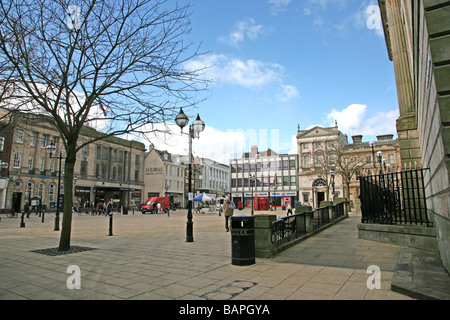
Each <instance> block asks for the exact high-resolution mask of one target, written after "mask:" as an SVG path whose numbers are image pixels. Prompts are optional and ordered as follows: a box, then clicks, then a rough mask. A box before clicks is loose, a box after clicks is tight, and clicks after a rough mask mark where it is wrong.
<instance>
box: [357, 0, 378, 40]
mask: <svg viewBox="0 0 450 320" xmlns="http://www.w3.org/2000/svg"><path fill="white" fill-rule="evenodd" d="M353 21H354V26H355V27H356V28H359V29H362V28H367V29H368V30H371V31H373V32H375V34H377V35H378V36H380V37H384V30H383V25H382V21H381V13H380V7H379V6H378V4H377V2H376V1H374V0H366V1H364V2H363V3H362V4H361V5H360V7H359V9H358V11H357V12H356V13H355V14H354V15H353Z"/></svg>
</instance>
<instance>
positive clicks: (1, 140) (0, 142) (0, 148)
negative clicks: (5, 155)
mask: <svg viewBox="0 0 450 320" xmlns="http://www.w3.org/2000/svg"><path fill="white" fill-rule="evenodd" d="M4 147H5V138H4V137H0V151H3V148H4Z"/></svg>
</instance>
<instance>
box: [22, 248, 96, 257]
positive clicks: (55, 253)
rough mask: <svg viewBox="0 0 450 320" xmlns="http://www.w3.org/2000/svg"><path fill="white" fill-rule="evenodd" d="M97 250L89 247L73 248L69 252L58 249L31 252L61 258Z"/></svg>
mask: <svg viewBox="0 0 450 320" xmlns="http://www.w3.org/2000/svg"><path fill="white" fill-rule="evenodd" d="M90 250H95V248H89V247H80V246H71V247H70V249H69V250H67V251H59V250H58V248H49V249H39V250H31V252H36V253H40V254H45V255H47V256H61V255H66V254H71V253H79V252H84V251H90Z"/></svg>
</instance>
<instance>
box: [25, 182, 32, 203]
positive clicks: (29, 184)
mask: <svg viewBox="0 0 450 320" xmlns="http://www.w3.org/2000/svg"><path fill="white" fill-rule="evenodd" d="M33 189H34V182H33V181H29V182H27V186H26V190H25V201H30V200H31V198H32V197H33Z"/></svg>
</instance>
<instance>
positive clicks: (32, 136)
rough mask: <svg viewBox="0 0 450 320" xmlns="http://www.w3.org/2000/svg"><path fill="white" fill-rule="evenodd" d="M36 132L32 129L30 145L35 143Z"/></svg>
mask: <svg viewBox="0 0 450 320" xmlns="http://www.w3.org/2000/svg"><path fill="white" fill-rule="evenodd" d="M36 139H37V132H36V131H33V132H32V133H31V137H30V147H34V146H35V145H36Z"/></svg>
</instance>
